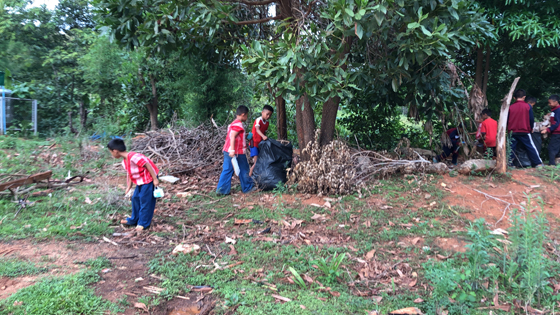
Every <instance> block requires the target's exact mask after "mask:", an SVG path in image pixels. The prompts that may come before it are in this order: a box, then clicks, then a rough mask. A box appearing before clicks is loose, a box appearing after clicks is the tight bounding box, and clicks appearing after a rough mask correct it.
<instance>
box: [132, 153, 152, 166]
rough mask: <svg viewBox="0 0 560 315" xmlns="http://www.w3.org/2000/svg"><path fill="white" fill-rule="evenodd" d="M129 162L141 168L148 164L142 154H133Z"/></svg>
mask: <svg viewBox="0 0 560 315" xmlns="http://www.w3.org/2000/svg"><path fill="white" fill-rule="evenodd" d="M130 161H131V162H132V163H134V164H136V165H138V167H142V166H144V165H145V164H146V163H148V158H147V157H145V156H144V155H142V154H139V153H136V154H134V155H133V156H132V157H131V158H130Z"/></svg>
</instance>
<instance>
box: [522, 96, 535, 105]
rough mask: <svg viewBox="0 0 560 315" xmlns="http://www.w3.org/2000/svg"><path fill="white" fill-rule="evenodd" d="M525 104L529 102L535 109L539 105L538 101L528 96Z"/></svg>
mask: <svg viewBox="0 0 560 315" xmlns="http://www.w3.org/2000/svg"><path fill="white" fill-rule="evenodd" d="M525 102H527V103H528V104H529V105H531V107H534V106H535V104H537V99H536V98H535V97H533V96H527V97H526V98H525Z"/></svg>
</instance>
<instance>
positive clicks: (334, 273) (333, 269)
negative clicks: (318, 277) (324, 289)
mask: <svg viewBox="0 0 560 315" xmlns="http://www.w3.org/2000/svg"><path fill="white" fill-rule="evenodd" d="M345 257H346V253H343V254H341V255H337V253H334V255H333V256H332V258H331V261H330V263H328V262H327V260H325V258H321V259H318V260H316V261H315V263H316V264H317V266H318V267H319V269H320V270H321V271H322V272H323V273H324V275H325V277H326V278H327V280H328V281H330V282H332V281H334V280H335V279H336V278H337V277H340V274H341V271H340V270H339V269H338V268H339V267H340V264H342V261H343V260H344V258H345Z"/></svg>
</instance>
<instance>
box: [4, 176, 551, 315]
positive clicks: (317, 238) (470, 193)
mask: <svg viewBox="0 0 560 315" xmlns="http://www.w3.org/2000/svg"><path fill="white" fill-rule="evenodd" d="M536 172H537V171H536V170H534V169H528V170H515V171H513V176H512V179H511V180H507V179H504V180H493V181H491V180H489V179H487V178H485V177H466V176H458V177H451V176H449V175H445V176H443V178H442V179H441V180H439V181H438V183H437V187H438V188H439V189H441V190H444V191H447V192H449V195H448V196H446V197H445V199H444V201H445V202H446V203H447V204H449V205H450V206H459V207H463V208H467V209H470V210H471V211H470V212H469V213H464V214H462V216H463V217H465V218H466V219H469V220H474V219H477V218H485V219H486V220H487V222H488V223H490V224H492V225H495V226H496V227H500V228H504V229H505V228H507V227H508V226H509V223H508V219H509V214H510V212H509V210H511V209H513V208H519V207H523V208H527V209H529V210H530V211H532V210H533V209H534V208H535V205H536V204H535V203H533V204H532V205H531V206H528V205H527V201H526V194H531V195H533V196H534V197H537V196H538V197H541V198H542V200H543V201H544V210H545V211H546V212H547V213H549V221H550V224H551V230H558V226H559V222H560V220H558V219H560V204H558V203H556V202H555V201H556V196H557V194H558V193H559V192H560V189H559V188H558V187H557V186H556V185H553V184H551V183H550V182H547V181H546V180H545V179H543V178H541V177H539V176H537V174H536ZM107 179H108V178H103V182H104V183H106V184H107ZM111 180H112V181H113V182H112V183H113V184H114V185H115V186H122V185H123V182H122V178H113V179H111ZM183 183H184V185H186V186H188V185H190V187H192V189H191V191H193V193H194V194H197V193H196V192H195V191H196V190H197V189H198V191H202V192H199V193H198V194H201V195H204V194H205V193H207V192H208V191H210V190H211V189H200V187H198V186H197V180H196V179H192V178H190V179H184V180H183ZM169 192H170V193H175V192H176V191H175V192H173V190H170V191H169ZM409 193H411V194H412V193H413V192H409ZM485 194H486V195H485ZM256 196H258V198H255V197H253V196H244V195H242V194H236V195H233V196H232V197H231V198H232V201H231V202H232V204H233V205H234V207H235V205H236V204H243V205H244V206H245V207H251V205H257V204H259V205H265V206H266V207H267V208H269V209H273V207H274V204H275V203H277V202H278V201H277V200H276V198H275V196H274V195H272V194H259V195H256ZM296 199H297V200H299V202H301V204H302V205H306V206H317V207H319V206H324V205H325V203H326V202H329V198H324V197H317V196H304V195H284V196H283V202H285V203H287V204H291V203H295V202H296ZM367 204H368V206H371V207H383V206H384V205H385V204H386V200H385V198H384V196H379V195H375V196H371V197H368V198H367ZM185 206H186V204H181V203H179V204H174V205H170V204H158V209H157V211H158V212H157V213H156V217H155V220H156V222H159V223H158V225H155V226H154V229H153V230H152V231H150V232H148V233H152V232H157V231H162V230H169V229H172V227H170V226H169V225H168V224H166V223H165V217H166V216H172V215H173V214H176V213H178V212H180V211H181V209H182V208H184V207H185ZM333 211H336V210H334V209H333ZM158 217H159V218H158ZM225 219H228V217H226V218H222V221H223V220H225ZM231 219H233V218H231ZM115 220H116V219H115ZM185 223H186V224H187V225H189V224H191V225H193V226H194V225H196V224H200V223H198V222H185ZM287 223H288V224H292V225H293V227H292V228H291V230H293V232H294V233H292V232H288V235H286V236H285V237H286V239H289V237H292V238H291V240H290V241H289V242H290V244H293V245H295V246H300V245H305V244H338V245H344V246H347V247H348V248H350V249H352V241H351V240H350V238H349V237H348V238H344V237H343V235H342V234H341V233H339V232H337V231H336V230H334V229H333V230H328V231H326V230H325V229H324V227H321V226H320V225H321V224H313V223H311V222H310V223H309V224H307V225H306V226H305V229H299V227H298V223H297V222H287ZM496 223H498V224H496ZM206 224H212V223H206ZM213 224H214V226H215V228H213V235H209V234H205V233H204V232H203V231H204V228H203V226H199V228H198V230H199V231H198V232H197V231H195V232H193V233H194V235H187V236H186V235H185V232H184V231H183V239H184V238H185V237H199V240H200V239H202V242H203V243H205V244H213V243H215V242H222V241H223V240H221V239H220V240H218V239H217V238H216V237H215V235H220V233H222V234H224V233H225V230H224V229H223V225H222V224H221V223H220V222H215V223H213ZM360 224H361V223H360ZM201 228H202V231H201ZM263 228H264V227H263ZM461 228H462V229H464V227H458V229H461ZM259 230H262V228H261V227H258V226H257V227H255V228H254V231H252V232H253V233H258V232H259ZM115 232H126V231H124V230H122V229H119V228H117V229H116V230H115ZM244 232H246V233H250V232H251V231H249V230H247V228H245V227H241V226H240V227H239V235H237V237H242V236H240V235H241V234H243V233H244ZM229 233H231V230H230V232H229ZM290 233H292V234H293V235H291V234H290ZM298 233H303V234H305V235H306V236H305V238H302V237H298V236H297V234H298ZM175 234H178V235H179V234H180V233H175ZM294 235H295V237H294ZM230 236H231V237H236V235H235V234H234V235H231V234H230ZM150 237H152V239H151V240H152V241H150V239H149V238H148V239H144V241H143V242H137V244H134V243H133V242H129V243H127V244H119V245H118V246H115V245H113V244H110V243H108V242H106V241H103V240H99V242H97V243H80V242H70V241H61V240H57V241H51V242H39V243H33V242H31V241H29V240H19V241H10V242H8V243H4V244H2V246H1V250H0V255H2V256H3V257H14V258H19V259H23V260H29V261H32V262H48V263H49V264H50V265H51V266H55V267H54V268H50V269H49V272H48V273H47V274H42V275H39V276H24V277H17V278H0V299H5V298H7V297H8V296H10V295H11V294H13V293H14V292H16V291H17V290H19V289H21V288H24V287H27V286H30V285H32V284H33V283H35V282H36V281H37V280H38V279H40V278H42V277H45V276H49V275H57V276H59V275H65V274H71V273H75V272H78V271H79V270H82V269H83V268H84V265H83V264H81V263H83V262H84V261H86V260H87V259H90V258H97V257H99V256H105V257H107V258H109V259H110V260H111V262H112V263H113V267H111V268H110V269H108V270H103V271H102V273H101V277H102V281H100V282H98V283H97V284H96V285H95V290H96V294H98V295H100V296H102V297H104V298H106V299H108V300H110V301H112V302H117V301H118V300H122V299H123V298H126V300H127V301H128V303H129V304H130V305H131V307H129V308H128V309H127V310H126V312H125V313H124V314H136V313H137V311H138V310H137V309H135V308H134V307H132V305H134V303H136V302H137V300H138V297H140V296H145V295H148V294H149V289H147V288H149V287H157V286H158V283H160V282H161V280H162V279H161V278H159V277H158V276H156V275H151V274H150V273H149V270H148V262H149V261H150V260H151V259H152V258H153V257H154V256H155V255H156V254H157V253H159V252H161V251H163V250H169V249H170V248H171V247H170V246H169V241H180V239H166V240H162V239H161V238H160V237H158V236H155V235H150ZM283 237H284V236H283ZM259 239H262V240H267V236H266V235H264V234H263V235H262V236H259V237H258V238H257V239H256V240H259ZM154 240H155V241H154ZM401 242H403V243H406V244H412V245H413V246H416V247H422V246H423V242H424V241H423V240H422V239H420V240H418V239H402V240H401ZM139 244H140V245H139ZM435 244H436V245H437V246H439V247H441V248H443V249H446V250H450V251H464V250H465V247H464V246H465V245H466V242H465V241H464V240H462V239H460V238H437V239H436V240H435ZM212 305H213V301H212V296H211V295H206V296H205V295H203V294H202V293H196V292H194V293H191V294H190V295H187V296H184V297H178V298H174V299H173V300H171V301H169V302H167V303H163V305H162V306H161V307H160V308H159V309H155V310H150V313H151V314H173V315H187V314H205V313H207V312H208V311H209V308H210V307H212Z"/></svg>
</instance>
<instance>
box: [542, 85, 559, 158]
mask: <svg viewBox="0 0 560 315" xmlns="http://www.w3.org/2000/svg"><path fill="white" fill-rule="evenodd" d="M559 102H560V97H559V96H558V95H551V96H550V97H549V98H548V106H549V107H550V110H551V111H552V113H551V114H550V127H548V128H547V129H545V130H543V131H541V132H542V133H543V134H547V133H548V134H550V141H549V142H548V163H549V164H550V165H556V155H557V154H558V153H559V152H560V128H558V126H560V103H559Z"/></svg>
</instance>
